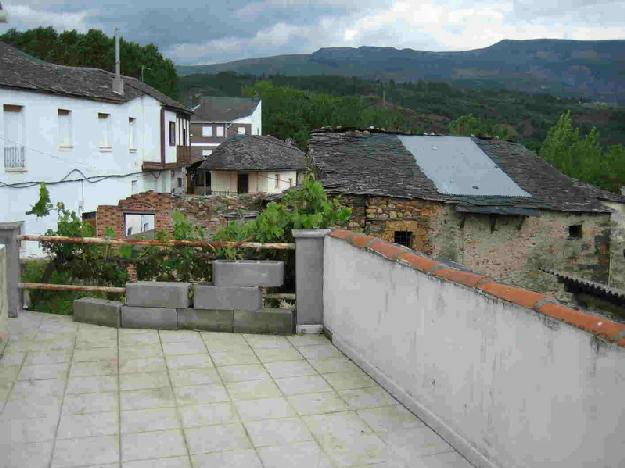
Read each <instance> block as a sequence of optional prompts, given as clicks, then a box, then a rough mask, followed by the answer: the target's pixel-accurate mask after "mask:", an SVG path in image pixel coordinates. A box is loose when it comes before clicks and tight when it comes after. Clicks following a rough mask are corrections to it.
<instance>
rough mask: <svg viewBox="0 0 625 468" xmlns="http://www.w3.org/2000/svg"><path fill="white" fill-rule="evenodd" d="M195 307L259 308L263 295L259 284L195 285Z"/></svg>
mask: <svg viewBox="0 0 625 468" xmlns="http://www.w3.org/2000/svg"><path fill="white" fill-rule="evenodd" d="M193 307H194V308H196V309H208V310H231V311H232V310H235V309H240V310H249V311H253V310H259V309H261V308H262V307H263V297H262V294H261V291H260V288H259V287H258V286H215V285H211V284H194V285H193Z"/></svg>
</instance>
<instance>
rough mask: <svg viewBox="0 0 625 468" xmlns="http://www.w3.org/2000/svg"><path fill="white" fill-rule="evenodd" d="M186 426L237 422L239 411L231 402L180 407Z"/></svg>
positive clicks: (183, 423) (183, 422)
mask: <svg viewBox="0 0 625 468" xmlns="http://www.w3.org/2000/svg"><path fill="white" fill-rule="evenodd" d="M178 411H179V412H180V417H181V419H182V425H183V426H184V427H198V426H210V425H215V424H227V423H233V422H237V421H238V418H237V412H236V409H235V407H234V405H233V404H232V403H230V402H224V403H213V404H209V405H193V406H181V407H179V408H178Z"/></svg>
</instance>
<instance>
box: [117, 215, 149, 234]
mask: <svg viewBox="0 0 625 468" xmlns="http://www.w3.org/2000/svg"><path fill="white" fill-rule="evenodd" d="M149 231H154V215H153V214H143V213H124V232H125V233H126V237H131V236H133V235H136V234H145V233H147V232H149Z"/></svg>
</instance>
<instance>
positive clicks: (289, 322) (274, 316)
mask: <svg viewBox="0 0 625 468" xmlns="http://www.w3.org/2000/svg"><path fill="white" fill-rule="evenodd" d="M294 329H295V317H294V311H292V310H288V309H261V310H257V311H254V312H250V311H247V310H235V311H234V327H233V330H234V332H235V333H269V334H272V335H290V334H291V333H293V331H294Z"/></svg>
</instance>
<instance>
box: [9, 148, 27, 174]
mask: <svg viewBox="0 0 625 468" xmlns="http://www.w3.org/2000/svg"><path fill="white" fill-rule="evenodd" d="M24 169H26V149H25V148H24V146H5V147H4V170H5V171H23V170H24Z"/></svg>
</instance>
